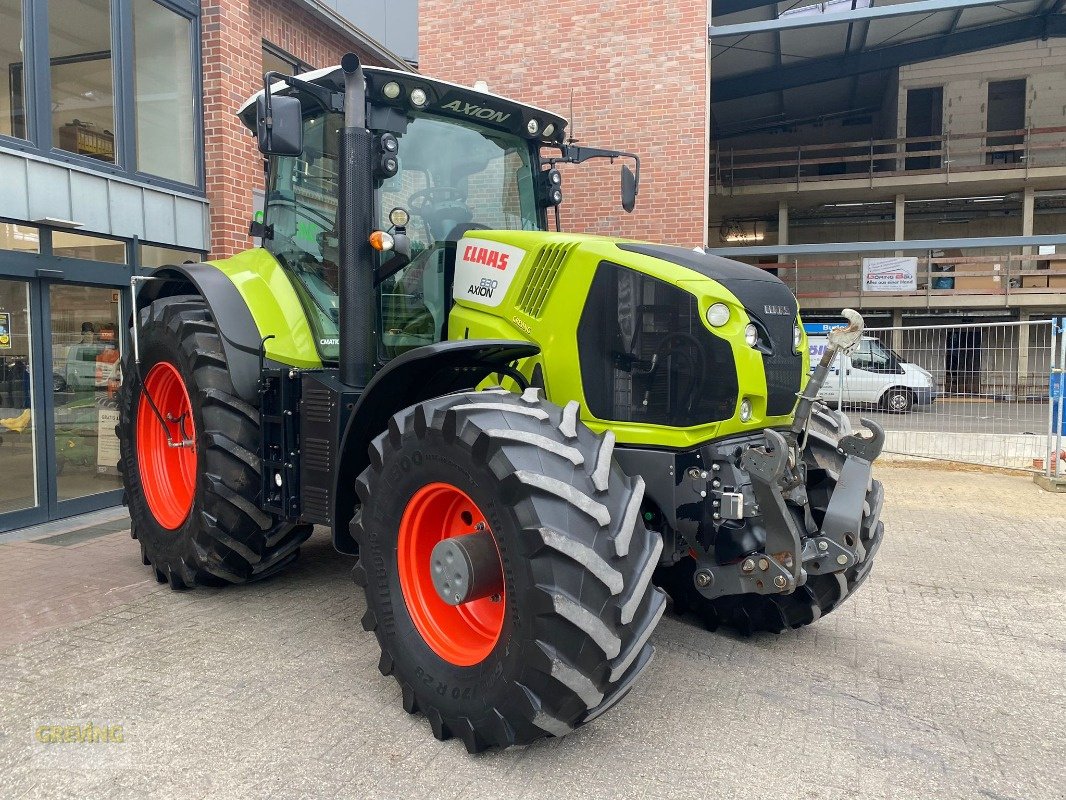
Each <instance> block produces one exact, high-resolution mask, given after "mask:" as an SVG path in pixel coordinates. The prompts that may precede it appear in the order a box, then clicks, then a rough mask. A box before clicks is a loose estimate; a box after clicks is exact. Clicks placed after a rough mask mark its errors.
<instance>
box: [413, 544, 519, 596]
mask: <svg viewBox="0 0 1066 800" xmlns="http://www.w3.org/2000/svg"><path fill="white" fill-rule="evenodd" d="M431 564H432V567H431V571H430V575H431V576H432V578H433V588H434V589H436V590H437V594H438V595H440V599H441V600H443V601H444V602H445V603H447V604H448V605H450V606H458V605H462V604H463V603H469V602H470V601H472V600H480V599H481V598H483V597H490V598H491V597H492V596H493V595H497V596H498V595H499V594H500V592H502V591H503V575H502V574H501V573H500V554H499V553H497V552H496V540H495V539H494V538H493V536H492V533H491V532H490V531H489V530H488V529H482V530H480V531H476V532H474V533H468V534H465V535H463V536H453V537H451V538H448V539H442V540H441V541H439V542H437V544H436V545H435V546H434V548H433V554H432V557H431Z"/></svg>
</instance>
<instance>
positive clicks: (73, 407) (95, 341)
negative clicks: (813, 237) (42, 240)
mask: <svg viewBox="0 0 1066 800" xmlns="http://www.w3.org/2000/svg"><path fill="white" fill-rule="evenodd" d="M48 294H49V306H50V307H49V312H50V316H51V322H52V330H51V338H52V383H53V392H54V403H53V407H52V415H53V428H54V430H55V437H56V441H55V459H56V489H57V499H58V500H60V501H62V500H71V499H74V498H79V497H85V496H87V495H93V494H98V493H100V492H107V491H112V490H115V489H121V488H122V480H121V478H120V477H119V474H118V469H117V466H116V465H117V464H118V460H119V459H118V438H117V437H116V436H115V425H116V424H117V423H118V405H117V403H116V395H117V393H118V389H119V387H120V386H121V385H122V370H121V368H120V366H121V354H122V353H121V337H120V336H119V299H120V295H119V293H118V292H117V291H116V290H114V289H109V288H101V287H97V286H64V285H59V286H53V287H51V289H50V290H49V293H48Z"/></svg>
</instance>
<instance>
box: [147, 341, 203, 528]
mask: <svg viewBox="0 0 1066 800" xmlns="http://www.w3.org/2000/svg"><path fill="white" fill-rule="evenodd" d="M146 393H147V394H150V395H151V396H152V400H153V401H155V405H156V408H157V409H159V413H160V414H161V415H162V416H163V419H164V420H166V421H167V430H168V431H169V432H170V438H171V439H173V440H174V441H176V442H180V441H182V440H186V439H188V440H192V441H193V442H194V444H192V445H191V446H189V447H169V446H168V445H167V436H166V433H164V431H163V426H162V425H160V424H159V419H158V418H157V417H156V415H155V414H154V413H153V412H152V407H151V405H150V404H149V403H148V398H147V397H146V396H145V394H146ZM195 441H196V429H195V427H194V425H193V419H192V403H191V402H190V401H189V392H188V391H187V390H186V389H185V381H183V380H182V378H181V373H179V372H178V369H177V367H175V366H174V365H173V364H171V363H169V362H167V361H160V362H159V363H158V364H156V365H155V366H154V367H152V368H151V369H150V370H149V371H148V375H147V376H146V377H145V379H144V391H143V392H141V397H140V401H139V402H138V404H137V464H138V466H139V467H140V473H141V489H142V490H143V491H144V497H145V500H147V501H148V509H149V510H150V511H151V512H152V516H153V517H155V521H156V522H158V523H159V524H160V525H162V526H163V527H164V528H166V529H168V530H175V529H177V528H179V527H180V526H181V524H182V523H183V522H185V520H186V518H187V517H188V516H189V511H190V510H191V509H192V498H193V495H194V494H195V493H196V445H195Z"/></svg>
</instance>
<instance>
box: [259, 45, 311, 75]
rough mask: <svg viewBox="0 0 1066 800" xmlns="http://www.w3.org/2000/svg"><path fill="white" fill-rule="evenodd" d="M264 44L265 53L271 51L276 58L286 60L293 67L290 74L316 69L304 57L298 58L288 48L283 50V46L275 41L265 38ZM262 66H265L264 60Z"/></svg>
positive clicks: (299, 73)
mask: <svg viewBox="0 0 1066 800" xmlns="http://www.w3.org/2000/svg"><path fill="white" fill-rule="evenodd" d="M262 44H263V47H262V52H263V53H270V55H272V56H274V58H276V59H278V60H279V61H284V62H285V63H286V64H288V65H290V66H291V67H292V69H293V71H292V72H291V73H289V74H290V75H301V74H303V73H305V72H310V71H311V70H313V69H314V67H312V66H311V65H310V64H308V63H307V62H306V61H304V60H303V59H302V58H297V57H296V56H294V55H293V54H292V53H290V52H288V51H287V50H283V49H282V48H281V47H279V46H278V45H276V44H274V43H273V42H270V41H267V40H266V39H263V40H262ZM260 66H263V64H262V61H260ZM262 72H263V73H265V72H266V70H265V69H263V70H262Z"/></svg>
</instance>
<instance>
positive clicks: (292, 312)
mask: <svg viewBox="0 0 1066 800" xmlns="http://www.w3.org/2000/svg"><path fill="white" fill-rule="evenodd" d="M207 263H208V264H211V265H212V266H213V267H215V268H216V269H218V270H219V271H221V272H222V273H223V274H225V275H226V277H228V278H229V279H230V280H231V281H233V285H234V286H236V287H237V291H238V292H240V294H241V297H243V298H244V301H245V303H247V304H248V309H249V311H251V313H252V318H253V319H254V320H255V324H256V326H257V327H258V328H259V335H260V338H262V337H266V336H273V338H272V339H268V340H267V342H266V357H267V358H269V359H272V360H274V361H277V362H279V363H281V364H288V365H289V366H293V367H299V368H302V369H315V368H318V367H321V366H322V361H321V359H320V358H319V356H318V350H317V349H316V347H315V337H314V334H313V332H312V331H311V326H310V325H309V324H308V322H307V316H306V312H305V311H304V307H303V304H302V303H301V302H300V298H299V297H298V296H297V294H296V290H295V289H294V288H293V285H292V282H291V281H290V280H289V277H288V275H286V274H285V270H284V269H282V267H281V265H280V264H278V262H277V261H276V260H275V259H274V256H272V255H271V254H270V253H268V252H267V251H266V250H264V249H262V248H255V249H253V250H245V251H244V252H243V253H238V254H237V255H235V256H232V257H230V258H224V259H219V260H217V261H208V262H207Z"/></svg>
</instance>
